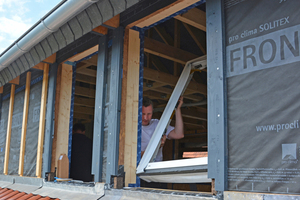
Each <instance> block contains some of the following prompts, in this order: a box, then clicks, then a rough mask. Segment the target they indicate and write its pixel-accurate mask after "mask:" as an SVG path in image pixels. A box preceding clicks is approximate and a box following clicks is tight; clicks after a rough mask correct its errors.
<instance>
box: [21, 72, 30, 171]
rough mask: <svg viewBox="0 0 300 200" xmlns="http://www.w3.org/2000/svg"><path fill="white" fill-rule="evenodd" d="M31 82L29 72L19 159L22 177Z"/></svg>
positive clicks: (28, 73)
mask: <svg viewBox="0 0 300 200" xmlns="http://www.w3.org/2000/svg"><path fill="white" fill-rule="evenodd" d="M30 81H31V72H27V74H26V87H25V97H24V109H23V121H22V132H21V146H20V157H19V175H20V176H23V170H24V155H25V146H26V132H27V119H28V107H29V95H30Z"/></svg>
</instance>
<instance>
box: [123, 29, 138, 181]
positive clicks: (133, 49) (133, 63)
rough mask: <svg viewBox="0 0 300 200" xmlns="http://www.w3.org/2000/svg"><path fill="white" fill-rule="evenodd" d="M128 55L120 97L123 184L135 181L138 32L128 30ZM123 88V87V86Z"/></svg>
mask: <svg viewBox="0 0 300 200" xmlns="http://www.w3.org/2000/svg"><path fill="white" fill-rule="evenodd" d="M128 34H129V35H128V36H129V41H128V57H127V63H125V67H126V68H127V74H126V76H123V81H126V88H125V90H126V94H125V96H123V97H122V99H123V98H125V99H126V103H125V104H124V102H123V104H122V105H123V112H125V118H124V119H123V120H125V124H124V127H123V128H124V129H125V135H124V136H125V147H124V170H125V173H126V177H125V186H128V184H129V183H132V184H134V183H135V182H136V173H135V171H136V155H137V124H138V104H139V71H140V70H139V69H140V39H139V32H137V31H134V30H131V29H130V30H128ZM123 89H124V88H123Z"/></svg>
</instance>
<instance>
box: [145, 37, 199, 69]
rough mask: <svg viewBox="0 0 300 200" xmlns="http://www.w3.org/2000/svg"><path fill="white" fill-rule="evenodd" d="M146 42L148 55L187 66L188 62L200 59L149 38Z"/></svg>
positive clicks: (146, 38)
mask: <svg viewBox="0 0 300 200" xmlns="http://www.w3.org/2000/svg"><path fill="white" fill-rule="evenodd" d="M144 41H145V45H144V51H145V52H146V53H150V54H153V55H156V56H159V57H162V58H166V59H168V60H172V61H174V62H178V63H181V64H185V63H186V62H187V61H189V60H193V59H195V58H197V57H199V56H198V55H195V54H192V53H190V52H187V51H184V50H182V49H179V48H175V47H172V46H170V45H167V44H164V43H162V42H159V41H157V40H154V39H151V38H148V37H145V40H144Z"/></svg>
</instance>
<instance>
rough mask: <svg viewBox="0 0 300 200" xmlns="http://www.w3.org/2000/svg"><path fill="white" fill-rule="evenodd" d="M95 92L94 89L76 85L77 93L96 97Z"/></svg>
mask: <svg viewBox="0 0 300 200" xmlns="http://www.w3.org/2000/svg"><path fill="white" fill-rule="evenodd" d="M95 92H96V91H95V90H94V89H89V88H85V87H80V86H75V95H79V96H84V97H89V98H95Z"/></svg>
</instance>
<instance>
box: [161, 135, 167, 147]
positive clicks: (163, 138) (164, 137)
mask: <svg viewBox="0 0 300 200" xmlns="http://www.w3.org/2000/svg"><path fill="white" fill-rule="evenodd" d="M166 139H167V136H166V135H163V136H162V137H161V142H160V148H162V147H163V146H164V144H165V142H166Z"/></svg>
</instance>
